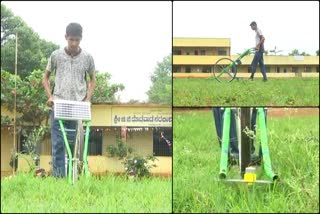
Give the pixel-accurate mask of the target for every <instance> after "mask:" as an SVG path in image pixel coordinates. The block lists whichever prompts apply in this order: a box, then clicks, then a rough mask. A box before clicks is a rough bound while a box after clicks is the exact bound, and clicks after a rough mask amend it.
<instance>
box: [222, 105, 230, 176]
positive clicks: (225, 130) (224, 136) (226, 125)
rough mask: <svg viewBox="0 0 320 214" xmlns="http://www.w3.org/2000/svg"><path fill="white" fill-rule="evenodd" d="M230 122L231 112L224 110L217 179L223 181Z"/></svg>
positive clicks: (225, 169)
mask: <svg viewBox="0 0 320 214" xmlns="http://www.w3.org/2000/svg"><path fill="white" fill-rule="evenodd" d="M230 120H231V110H230V108H226V109H225V111H224V116H223V129H222V146H221V158H220V173H219V177H220V178H221V179H224V178H226V177H227V168H228V157H229V140H230Z"/></svg>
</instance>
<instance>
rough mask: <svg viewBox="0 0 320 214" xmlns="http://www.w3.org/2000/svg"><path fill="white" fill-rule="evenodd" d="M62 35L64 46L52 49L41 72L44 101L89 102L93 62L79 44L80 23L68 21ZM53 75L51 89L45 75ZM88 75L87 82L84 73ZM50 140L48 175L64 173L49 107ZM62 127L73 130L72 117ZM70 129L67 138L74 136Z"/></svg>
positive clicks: (57, 129)
mask: <svg viewBox="0 0 320 214" xmlns="http://www.w3.org/2000/svg"><path fill="white" fill-rule="evenodd" d="M65 38H66V40H67V43H68V46H67V47H65V48H64V49H59V50H55V51H54V52H53V53H52V54H51V56H50V58H49V60H48V65H47V68H46V70H45V73H44V76H43V85H44V88H45V91H46V94H47V96H48V101H47V105H48V106H50V107H52V105H53V100H55V99H62V100H73V101H85V102H90V100H91V97H92V94H93V91H94V86H95V66H94V60H93V58H92V56H91V55H90V54H89V53H87V52H85V51H83V50H82V49H81V48H80V47H79V44H80V41H81V39H82V27H81V25H80V24H78V23H70V24H69V25H68V26H67V28H66V35H65ZM51 73H53V75H54V76H55V79H54V86H53V90H52V92H51V90H50V82H49V77H50V75H51ZM87 74H88V75H89V77H90V83H89V84H87V81H86V76H87ZM50 122H51V142H52V167H53V171H52V175H53V176H54V177H65V176H66V175H65V156H64V155H65V147H64V141H63V136H62V133H61V130H60V126H59V122H58V121H57V120H54V113H53V111H50ZM64 126H65V128H66V130H68V129H69V130H75V129H76V126H77V122H76V121H65V122H64ZM74 133H75V132H73V134H71V135H68V138H71V139H74V138H75V136H74Z"/></svg>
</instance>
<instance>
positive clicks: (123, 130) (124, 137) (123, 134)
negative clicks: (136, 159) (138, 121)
mask: <svg viewBox="0 0 320 214" xmlns="http://www.w3.org/2000/svg"><path fill="white" fill-rule="evenodd" d="M121 140H122V141H123V142H127V127H126V126H122V127H121Z"/></svg>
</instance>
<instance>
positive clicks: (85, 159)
mask: <svg viewBox="0 0 320 214" xmlns="http://www.w3.org/2000/svg"><path fill="white" fill-rule="evenodd" d="M89 134H90V121H87V122H86V136H85V143H84V151H83V169H84V174H85V175H86V176H89V175H90V173H89V168H88V160H87V158H88V144H89Z"/></svg>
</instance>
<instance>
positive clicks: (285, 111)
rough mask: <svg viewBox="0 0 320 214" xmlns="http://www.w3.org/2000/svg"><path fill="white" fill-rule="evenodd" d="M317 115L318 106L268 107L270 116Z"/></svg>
mask: <svg viewBox="0 0 320 214" xmlns="http://www.w3.org/2000/svg"><path fill="white" fill-rule="evenodd" d="M312 115H315V116H319V108H268V116H270V117H288V116H312Z"/></svg>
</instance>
